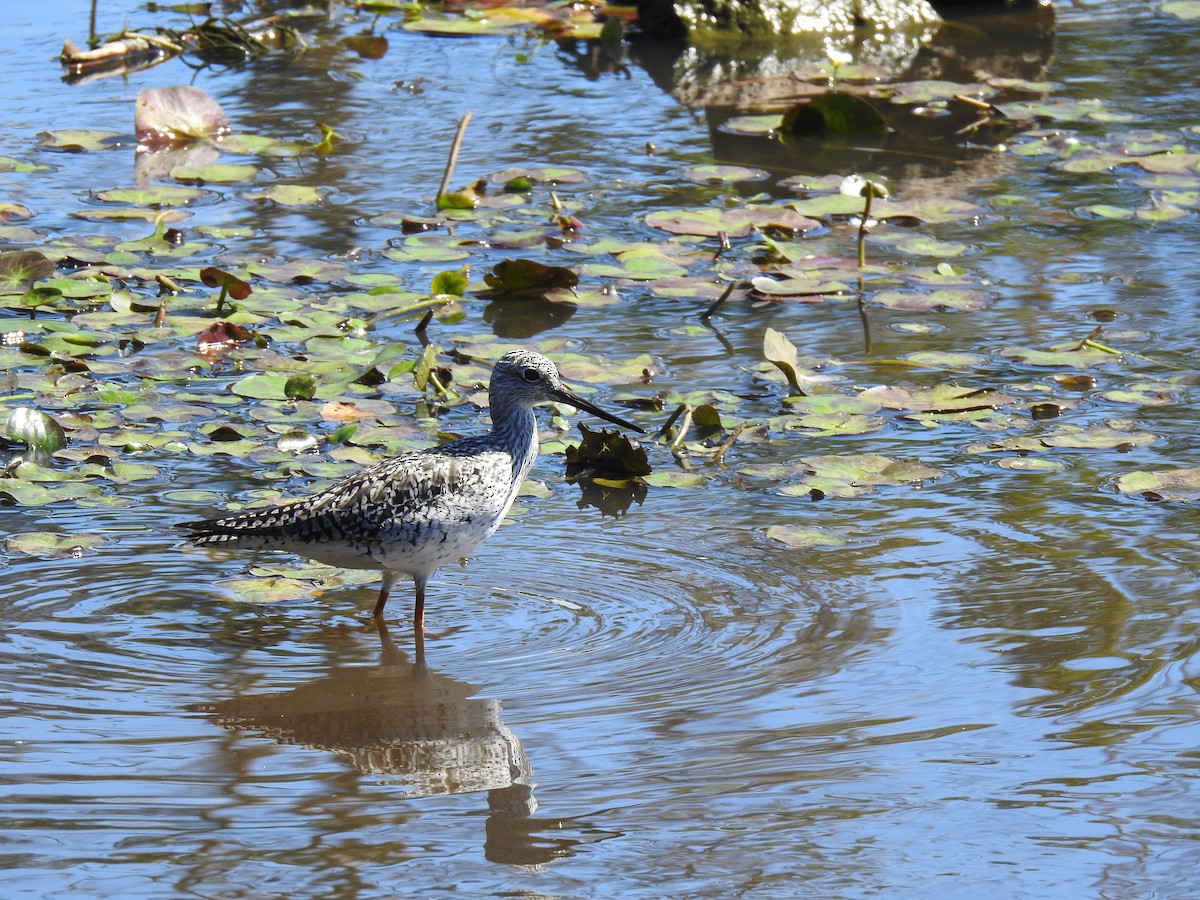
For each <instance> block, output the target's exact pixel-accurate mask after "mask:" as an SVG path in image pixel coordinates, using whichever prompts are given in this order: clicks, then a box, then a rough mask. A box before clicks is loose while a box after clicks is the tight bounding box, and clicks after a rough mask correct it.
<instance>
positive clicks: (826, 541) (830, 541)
mask: <svg viewBox="0 0 1200 900" xmlns="http://www.w3.org/2000/svg"><path fill="white" fill-rule="evenodd" d="M851 535H852V529H850V528H822V527H812V528H805V527H802V526H799V525H772V526H771V527H770V528H768V529H767V537H769V538H770V539H771V540H773V541H778V542H779V543H781V544H786V545H787V546H789V547H791V548H793V549H795V550H807V549H809V548H811V547H841V546H844V545H845V544H848V543H850V541H851V540H852V537H851Z"/></svg>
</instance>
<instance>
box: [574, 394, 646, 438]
mask: <svg viewBox="0 0 1200 900" xmlns="http://www.w3.org/2000/svg"><path fill="white" fill-rule="evenodd" d="M554 394H555V399H557V400H561V401H562V402H563V403H570V404H571V405H572V406H574V407H575V408H576V409H581V410H583V411H584V412H589V413H591V414H592V415H593V416H596V417H597V418H600V419H603V420H604V421H606V422H612V423H613V424H614V425H620V426H621V427H622V428H631V429H633V430H634V431H636V432H637V433H638V434H645V433H646V429H645V428H639V427H638V426H637V425H634V424H633V423H632V422H626V421H625V420H624V419H622V418H621V417H620V416H614V415H613V414H612V413H608V412H605V411H604V410H602V409H601V408H600V407H598V406H597V405H596V404H594V403H589V402H588V401H587V400H584V399H583V398H582V397H580V396H579V395H578V394H576V393H574V392H573V391H570V390H568V389H567V388H565V387H564V388H562V389H560V390H556V391H555V392H554Z"/></svg>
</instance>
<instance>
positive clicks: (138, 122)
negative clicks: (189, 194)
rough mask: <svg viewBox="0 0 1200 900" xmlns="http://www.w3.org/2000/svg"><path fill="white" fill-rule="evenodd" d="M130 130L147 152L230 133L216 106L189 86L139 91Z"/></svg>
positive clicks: (211, 138)
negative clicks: (132, 127)
mask: <svg viewBox="0 0 1200 900" xmlns="http://www.w3.org/2000/svg"><path fill="white" fill-rule="evenodd" d="M134 129H135V131H136V132H137V138H138V143H139V144H141V145H142V146H144V147H149V148H150V149H159V148H163V147H172V146H176V145H178V144H181V143H187V142H188V141H196V140H204V139H207V140H216V139H218V138H220V137H222V136H223V135H225V134H228V133H229V131H230V128H229V120H228V119H227V118H226V117H225V112H224V111H223V110H222V109H221V106H220V104H219V103H217V101H215V100H214V99H213V98H212V97H210V96H209V95H208V94H206V93H205V92H204V91H202V90H200V88H197V87H192V86H190V85H176V86H174V87H168V88H146V89H145V90H142V91H139V92H138V95H137V101H136V106H135V111H134ZM209 180H210V181H211V180H214V179H209Z"/></svg>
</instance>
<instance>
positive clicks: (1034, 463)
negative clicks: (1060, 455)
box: [996, 456, 1066, 472]
mask: <svg viewBox="0 0 1200 900" xmlns="http://www.w3.org/2000/svg"><path fill="white" fill-rule="evenodd" d="M996 465H998V466H999V467H1000V468H1002V469H1011V470H1012V471H1014V472H1057V471H1060V470H1062V469H1065V468H1066V466H1065V465H1064V464H1063V463H1062V462H1059V461H1058V460H1057V459H1039V458H1038V457H1036V456H1007V457H1005V458H1004V459H998V460H996Z"/></svg>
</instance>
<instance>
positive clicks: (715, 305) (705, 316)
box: [700, 281, 737, 322]
mask: <svg viewBox="0 0 1200 900" xmlns="http://www.w3.org/2000/svg"><path fill="white" fill-rule="evenodd" d="M735 287H737V282H736V281H731V282H730V283H729V287H727V288H725V292H724V293H723V294H721V296H720V297H718V298H717V299H716V300H714V301H713V302H712V305H711V306H709V308H708V309H706V310H705V311H704V312H702V313H700V321H701V322H707V321H708V320H709V319H711V318H712V317H713V313H715V312H716V311H717V310H718V309H720V308H721V304H722V303H724V302H725V301H726V300H728V299H729V295H730V294H732V293H733V289H734V288H735Z"/></svg>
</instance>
